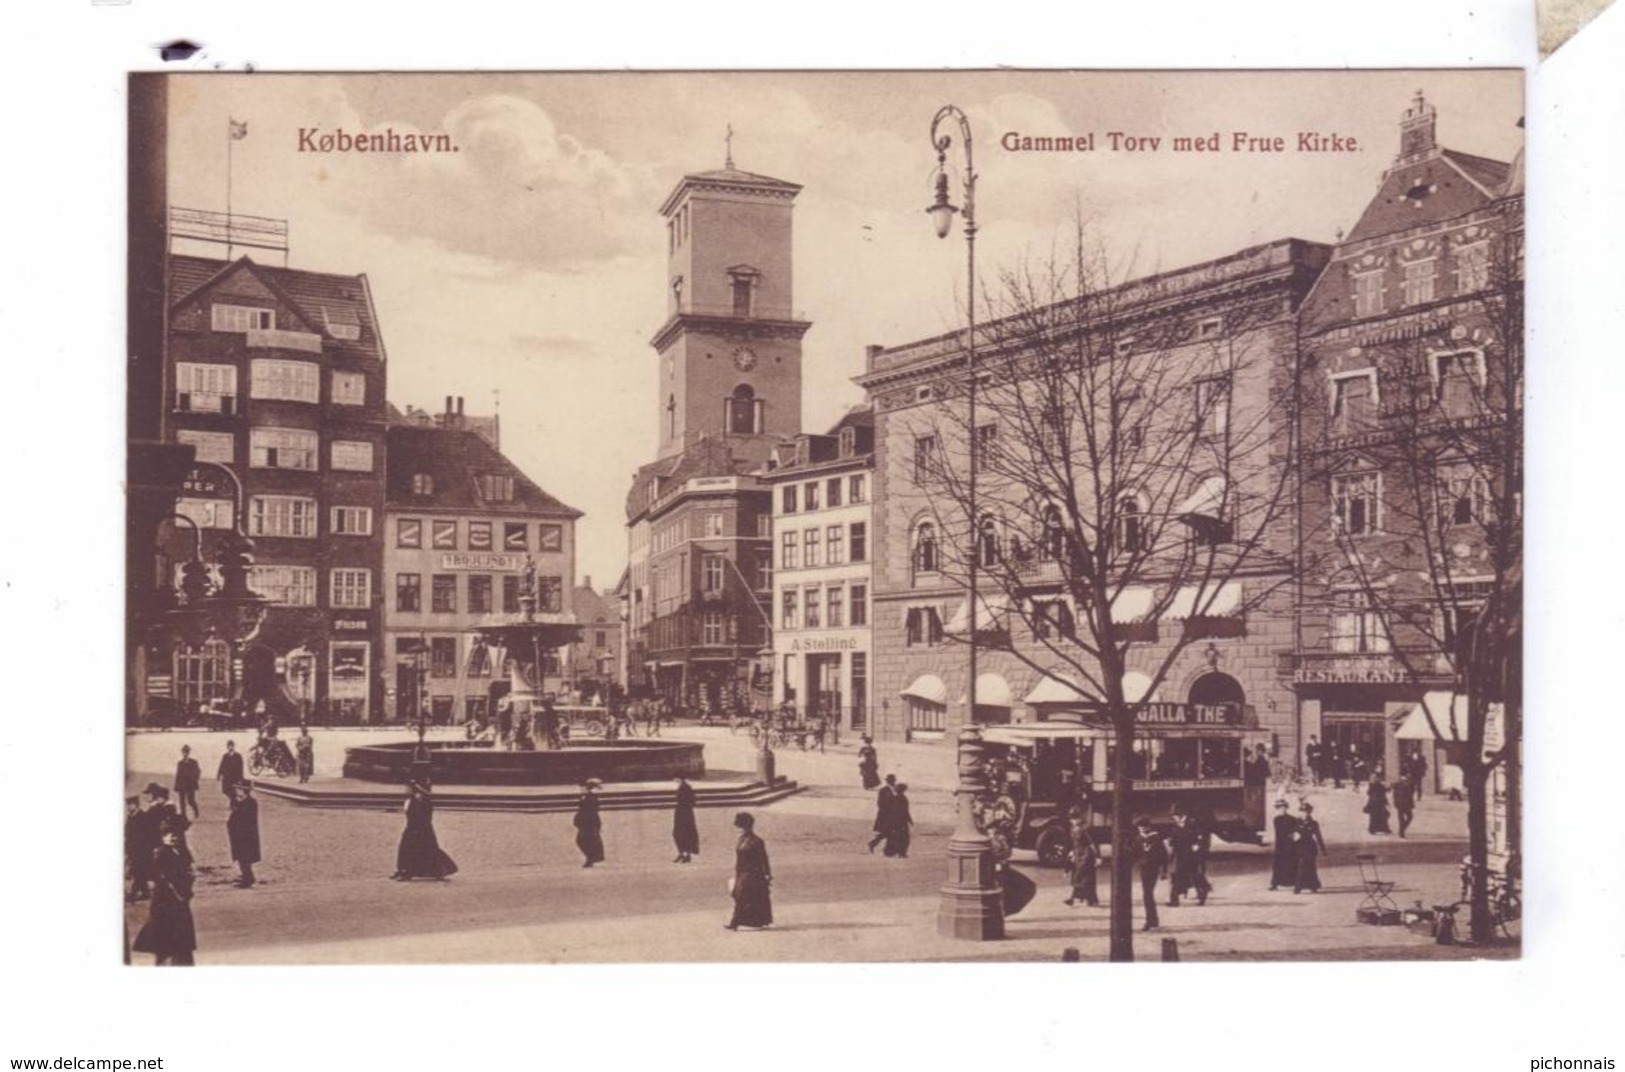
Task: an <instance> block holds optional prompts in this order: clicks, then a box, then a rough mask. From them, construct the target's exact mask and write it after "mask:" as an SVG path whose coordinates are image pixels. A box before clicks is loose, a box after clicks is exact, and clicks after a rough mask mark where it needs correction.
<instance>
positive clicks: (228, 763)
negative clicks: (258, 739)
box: [214, 741, 248, 801]
mask: <svg viewBox="0 0 1625 1072" xmlns="http://www.w3.org/2000/svg"><path fill="white" fill-rule="evenodd" d="M214 776H215V778H216V779H217V780H218V781H219V782H220V791H221V792H222V793H224V794H225V795H226V800H228V801H229V800H231V790H232V788H233V787H234V786H236V784H237V783H238V782H246V781H247V780H248V779H247V778H245V777H243V754H242V753H241V752H239V751H237V742H235V741H227V742H226V754H225V755H223V756H221V757H220V766H219V767H217V768H216V769H215V772H214Z"/></svg>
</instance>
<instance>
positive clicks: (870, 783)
mask: <svg viewBox="0 0 1625 1072" xmlns="http://www.w3.org/2000/svg"><path fill="white" fill-rule="evenodd" d="M858 776H859V777H861V778H862V779H863V788H865V789H878V788H880V755H879V753H877V752H876V751H875V744H874V742H873V741H872V740H870V739H869V738H868V737H865V738H864V739H863V747H862V748H860V749H858Z"/></svg>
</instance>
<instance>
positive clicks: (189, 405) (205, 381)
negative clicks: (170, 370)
mask: <svg viewBox="0 0 1625 1072" xmlns="http://www.w3.org/2000/svg"><path fill="white" fill-rule="evenodd" d="M175 408H176V409H178V410H180V411H181V412H182V413H236V412H237V366H235V365H199V364H193V363H191V362H186V361H181V362H178V363H177V364H176V365H175Z"/></svg>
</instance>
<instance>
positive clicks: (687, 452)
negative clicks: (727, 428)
mask: <svg viewBox="0 0 1625 1072" xmlns="http://www.w3.org/2000/svg"><path fill="white" fill-rule="evenodd" d="M754 469H755V466H754V465H752V464H751V462H750V461H748V460H747V459H744V458H737V457H735V456H734V453H733V449H732V447H731V446H730V444H729V442H728V440H726V439H723V438H720V437H717V436H712V435H709V434H707V435H702V436H700V438H699V439H697V440H695V441H694V442H693V443H690V444H689V445H688V446H687V447H685V448H683V452H682V453H681V454H674V455H672V456H671V457H669V458H661V459H659V460H657V461H653V462H650V463H649V464H648V465H644V466H641V467H639V469H638V471H637V472H636V473H635V474H633V476H632V488H631V490H630V491H628V492H627V493H626V516H627V518H628V519H630V518H634V517H636V516H637V515H638V514H640V513H642V512H643V511H644V509H645V508H646V507H647V506H648V505H649V490H648V489H649V484H650V483H651V482H653V481H654V480H655V479H656V478H659V479H661V480H663V481H664V482H665V484H666V486H667V487H668V488H673V487H676V486H677V485H679V484H682V483H684V482H685V481H688V480H693V479H694V478H696V477H702V476H747V475H749V474H750V473H751V472H752V471H753V470H754Z"/></svg>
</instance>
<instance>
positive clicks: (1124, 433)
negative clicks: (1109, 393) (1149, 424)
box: [1111, 391, 1145, 450]
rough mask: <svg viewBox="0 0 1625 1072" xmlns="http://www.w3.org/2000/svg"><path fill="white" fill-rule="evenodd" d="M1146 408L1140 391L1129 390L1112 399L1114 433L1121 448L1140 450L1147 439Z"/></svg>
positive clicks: (1112, 430) (1112, 429)
mask: <svg viewBox="0 0 1625 1072" xmlns="http://www.w3.org/2000/svg"><path fill="white" fill-rule="evenodd" d="M1144 420H1145V419H1144V410H1143V408H1142V407H1141V405H1140V392H1138V391H1128V392H1125V393H1124V394H1120V395H1118V396H1116V397H1115V398H1113V399H1112V428H1111V432H1112V435H1113V436H1115V437H1116V441H1117V444H1118V449H1119V450H1139V449H1140V444H1141V443H1143V442H1144V441H1145V423H1144Z"/></svg>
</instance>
